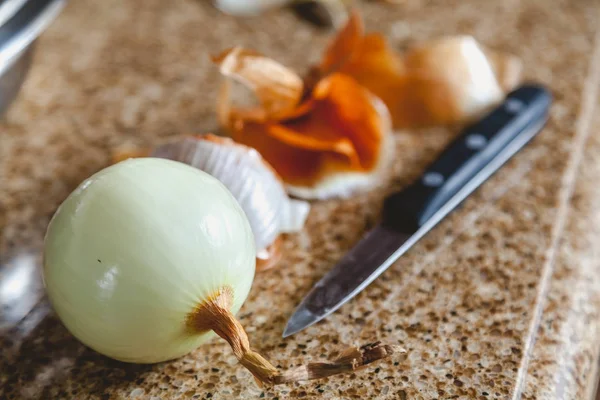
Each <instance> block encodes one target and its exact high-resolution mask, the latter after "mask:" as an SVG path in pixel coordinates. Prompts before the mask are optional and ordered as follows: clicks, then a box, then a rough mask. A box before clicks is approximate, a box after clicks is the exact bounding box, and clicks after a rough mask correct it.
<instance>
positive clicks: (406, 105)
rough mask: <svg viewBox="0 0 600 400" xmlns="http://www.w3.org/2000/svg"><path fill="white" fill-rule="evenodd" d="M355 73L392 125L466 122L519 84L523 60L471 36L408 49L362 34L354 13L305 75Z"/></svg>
mask: <svg viewBox="0 0 600 400" xmlns="http://www.w3.org/2000/svg"><path fill="white" fill-rule="evenodd" d="M335 72H338V73H344V74H347V75H350V76H352V77H354V78H355V79H356V80H357V81H358V82H359V83H360V84H361V85H363V86H365V87H366V88H367V89H369V90H370V91H371V92H373V93H374V94H375V95H377V96H378V97H379V98H381V99H382V100H383V102H384V103H385V104H386V105H387V107H388V108H389V110H390V114H391V116H392V120H393V123H394V127H396V128H405V127H411V126H419V125H436V124H451V123H463V122H467V121H469V120H472V119H473V118H476V117H478V116H479V115H480V114H481V113H483V112H485V111H486V110H488V109H489V108H490V107H493V106H494V105H496V104H497V103H498V102H499V101H501V99H502V98H503V96H504V95H505V94H506V93H507V92H508V91H510V90H512V89H514V87H515V86H516V85H517V84H518V82H519V79H520V74H521V62H520V60H519V59H517V58H516V57H514V56H512V55H509V54H505V53H500V52H496V51H493V50H491V49H488V48H485V47H484V46H481V45H480V44H479V43H477V41H476V40H475V39H474V38H472V37H470V36H454V37H447V38H441V39H436V40H432V41H429V42H426V43H422V44H420V45H418V46H416V47H414V48H412V49H410V50H408V51H407V52H406V53H404V54H399V53H397V52H395V51H394V50H393V49H391V48H390V47H389V46H388V45H387V43H386V40H385V38H384V37H383V36H382V35H381V34H378V33H370V34H365V33H364V27H363V23H362V19H361V18H360V16H359V15H358V13H356V12H353V13H352V15H351V17H350V18H349V20H348V23H347V24H346V26H345V27H344V28H343V29H341V30H340V32H339V33H338V35H337V36H336V37H335V38H334V40H333V41H332V42H331V44H330V45H329V47H328V49H327V50H326V51H325V54H324V56H323V59H322V61H321V63H320V64H319V65H317V66H315V67H314V68H313V69H312V70H311V72H310V74H309V76H308V77H307V82H308V85H309V86H311V85H314V84H315V82H317V81H318V80H320V79H322V78H323V77H324V76H327V75H329V74H331V73H335Z"/></svg>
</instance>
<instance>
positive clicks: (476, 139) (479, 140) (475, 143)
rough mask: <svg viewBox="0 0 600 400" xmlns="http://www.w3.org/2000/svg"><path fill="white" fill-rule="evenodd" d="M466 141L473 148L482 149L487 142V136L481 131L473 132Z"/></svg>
mask: <svg viewBox="0 0 600 400" xmlns="http://www.w3.org/2000/svg"><path fill="white" fill-rule="evenodd" d="M466 143H467V147H468V148H469V149H471V150H481V149H483V148H484V147H485V145H486V144H487V138H486V137H485V136H483V135H482V134H480V133H472V134H470V135H469V136H467V139H466Z"/></svg>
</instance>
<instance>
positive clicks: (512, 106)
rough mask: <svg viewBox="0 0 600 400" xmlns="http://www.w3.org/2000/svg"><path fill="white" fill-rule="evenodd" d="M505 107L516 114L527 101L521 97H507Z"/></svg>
mask: <svg viewBox="0 0 600 400" xmlns="http://www.w3.org/2000/svg"><path fill="white" fill-rule="evenodd" d="M504 108H506V111H508V112H509V113H511V114H516V113H518V112H519V111H521V110H522V109H523V108H525V103H523V102H522V101H521V100H519V99H507V100H506V103H505V104H504Z"/></svg>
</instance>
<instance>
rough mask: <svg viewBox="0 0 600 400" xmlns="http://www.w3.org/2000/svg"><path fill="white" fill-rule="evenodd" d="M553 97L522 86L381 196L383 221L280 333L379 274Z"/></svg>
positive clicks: (504, 156)
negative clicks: (408, 180) (408, 181)
mask: <svg viewBox="0 0 600 400" xmlns="http://www.w3.org/2000/svg"><path fill="white" fill-rule="evenodd" d="M550 103H551V95H550V93H549V92H548V91H547V90H546V89H544V88H543V87H540V86H537V85H526V86H522V87H520V88H518V89H516V90H515V91H513V92H512V93H510V94H509V95H508V96H507V97H506V99H505V101H504V102H503V103H502V104H501V105H500V106H499V107H498V108H496V109H495V110H494V111H492V112H491V113H490V114H488V115H487V116H486V117H484V118H483V119H482V120H480V121H479V122H477V123H475V124H473V125H472V126H470V127H468V128H467V129H465V131H464V132H463V133H462V134H461V135H460V136H459V137H458V138H457V139H456V140H455V141H454V142H453V143H452V144H451V145H450V146H448V148H447V149H446V150H445V151H444V152H443V153H442V155H441V156H440V157H439V158H438V159H437V161H435V162H434V163H433V164H432V165H431V166H430V167H429V168H428V169H427V170H426V171H425V173H424V174H423V175H422V176H421V178H420V179H418V180H417V181H416V182H414V183H413V184H412V185H410V186H408V187H407V188H406V189H404V190H402V191H401V192H398V193H396V194H394V195H392V196H390V197H389V198H388V199H386V201H385V205H384V217H383V221H382V222H381V223H380V224H379V225H378V226H377V227H375V228H374V229H373V230H371V231H370V232H368V233H367V234H366V235H365V237H364V238H363V239H361V240H360V241H359V242H358V244H357V245H356V246H355V247H354V248H352V249H351V250H350V252H348V253H347V254H346V255H345V256H344V257H343V258H342V260H341V261H340V262H339V263H338V264H337V265H336V266H335V267H334V268H333V269H332V270H331V271H329V272H328V273H327V274H326V275H325V276H324V277H323V278H322V279H321V280H320V281H319V282H318V283H317V284H316V285H315V286H314V287H313V288H312V290H311V291H310V292H309V293H308V294H307V296H306V297H305V298H304V300H302V302H301V303H300V305H299V306H298V308H297V309H296V311H295V312H294V315H292V317H291V318H290V320H289V321H288V324H287V326H286V328H285V331H284V333H283V337H287V336H290V335H292V334H294V333H296V332H298V331H300V330H302V329H304V328H306V327H307V326H310V325H312V324H314V323H316V322H318V321H320V320H322V319H323V318H325V317H327V316H328V315H329V314H331V313H333V312H334V311H335V310H337V309H338V308H339V307H341V306H342V305H343V304H344V303H346V302H347V301H349V300H350V299H352V298H353V297H354V296H356V295H357V294H358V293H359V292H360V291H362V290H363V289H364V288H366V287H367V286H368V285H369V284H370V283H371V282H373V280H375V279H376V278H377V277H378V276H379V275H381V274H382V273H383V272H384V271H385V270H386V269H387V268H388V267H389V266H390V265H392V263H393V262H394V261H396V260H397V259H398V257H400V256H401V255H402V254H404V253H405V252H406V251H407V250H408V249H409V248H410V247H411V246H412V245H414V244H415V243H416V242H417V241H418V240H419V239H421V238H422V237H423V236H424V235H425V234H426V233H427V232H429V231H430V230H431V229H432V228H433V227H434V226H436V225H437V223H438V222H440V221H441V220H442V219H443V218H444V217H445V216H446V215H448V214H449V213H450V212H451V211H452V210H453V209H454V208H456V207H457V206H458V205H459V204H460V203H461V202H462V201H463V200H464V199H465V198H466V197H467V196H469V195H470V194H471V193H472V192H473V191H474V190H475V189H477V188H478V187H479V186H480V185H481V184H482V183H483V182H484V181H485V180H486V179H487V178H488V177H490V176H491V175H492V174H493V173H494V172H496V171H497V170H498V169H499V168H500V167H501V166H502V165H503V164H504V163H505V162H506V161H507V160H508V159H510V158H511V157H512V156H513V155H514V154H515V153H517V152H518V151H519V150H520V149H521V148H523V146H525V145H526V144H527V143H528V142H529V141H530V140H531V139H532V138H533V137H534V136H535V135H536V134H537V133H538V132H539V131H540V130H541V128H542V127H543V125H544V124H545V122H546V120H547V118H548V109H549V106H550Z"/></svg>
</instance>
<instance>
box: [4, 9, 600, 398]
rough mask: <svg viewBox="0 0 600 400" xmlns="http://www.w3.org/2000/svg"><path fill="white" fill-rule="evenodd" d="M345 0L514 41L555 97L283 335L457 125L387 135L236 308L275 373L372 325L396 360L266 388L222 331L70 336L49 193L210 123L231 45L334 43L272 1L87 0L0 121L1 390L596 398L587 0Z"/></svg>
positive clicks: (402, 21) (417, 26)
mask: <svg viewBox="0 0 600 400" xmlns="http://www.w3.org/2000/svg"><path fill="white" fill-rule="evenodd" d="M359 4H360V7H361V9H362V10H363V12H364V15H365V17H366V22H367V26H368V28H370V29H375V28H376V29H377V30H380V31H382V32H384V33H385V34H386V35H387V36H388V37H389V38H390V41H391V42H392V44H393V45H394V46H398V47H402V46H405V45H407V44H409V43H411V42H413V41H419V40H424V39H427V38H433V37H437V36H440V35H445V34H455V33H467V34H473V35H474V36H475V37H476V38H477V39H479V40H480V41H481V42H483V43H485V44H487V45H490V46H494V47H497V48H499V49H503V50H507V51H511V52H514V53H515V54H518V55H519V56H520V57H522V58H523V60H524V62H525V73H526V76H527V78H528V79H532V80H536V81H540V82H543V83H545V84H547V85H548V86H549V87H550V88H551V89H552V91H553V94H554V96H555V103H554V105H553V107H552V112H551V118H550V121H549V123H548V125H547V127H546V128H545V129H544V131H543V132H542V134H540V136H539V137H538V138H536V139H535V140H534V141H533V142H532V144H531V145H530V146H528V147H527V148H526V149H525V150H524V151H523V152H521V153H520V154H519V155H518V157H516V158H514V159H513V160H511V161H510V162H509V163H508V164H507V165H506V167H505V168H503V169H502V170H501V172H499V173H498V174H497V175H495V176H494V177H493V178H492V179H491V180H490V181H489V182H488V183H487V184H486V185H484V186H483V187H482V188H481V189H480V190H478V191H477V192H476V193H475V194H474V195H473V196H472V197H471V198H470V199H469V200H468V201H467V202H466V203H465V204H464V206H463V207H462V208H461V209H460V210H459V211H457V212H456V213H454V214H453V215H451V216H450V217H449V218H448V219H447V220H445V221H444V222H442V223H441V224H440V225H439V226H438V227H437V228H436V229H435V230H434V231H432V232H431V233H430V234H429V235H428V236H427V237H426V238H425V239H424V240H422V241H421V242H420V243H419V244H418V245H417V246H416V247H414V248H413V249H412V250H411V251H410V252H409V253H408V254H406V255H405V256H404V257H402V258H401V259H400V260H399V261H398V262H397V263H396V264H395V265H394V266H393V267H392V268H390V269H389V270H388V271H387V272H386V273H385V274H384V275H383V276H381V277H380V278H379V279H378V280H377V281H376V282H375V283H374V284H372V285H371V286H370V287H369V288H368V289H367V290H365V291H364V292H363V293H361V294H360V295H359V296H358V297H357V298H356V299H354V300H353V301H352V302H350V303H348V304H347V305H345V306H344V307H343V308H341V309H340V310H339V312H337V313H335V314H334V315H332V316H331V317H330V318H328V319H327V320H326V321H325V322H322V323H319V324H317V325H315V326H312V327H310V328H308V329H306V330H304V331H302V332H300V333H298V334H297V335H294V336H292V337H290V338H287V339H282V338H281V333H282V331H283V328H284V325H285V322H286V320H287V318H288V317H289V315H290V314H291V312H292V311H293V309H294V307H295V305H296V304H297V303H298V301H299V300H300V299H301V298H302V296H303V295H304V294H305V293H306V291H307V290H308V289H309V288H310V286H311V285H312V284H313V283H314V282H315V281H316V280H317V279H318V278H320V277H321V276H322V275H323V274H324V273H325V272H326V271H327V270H328V268H330V266H331V265H332V264H333V263H334V262H335V261H336V260H338V259H339V258H340V257H341V256H342V254H343V253H344V252H345V251H347V250H348V249H349V248H350V247H351V246H352V244H353V243H355V242H356V241H357V240H358V239H359V238H360V236H361V234H362V233H363V232H364V231H365V229H367V228H369V227H370V226H372V225H373V224H374V223H376V221H377V218H378V217H379V211H380V207H381V200H382V198H383V196H384V195H385V194H386V193H388V192H390V191H391V190H394V189H396V188H399V187H401V186H402V185H405V184H406V183H408V182H409V181H410V180H411V179H412V178H414V177H415V176H417V175H418V173H419V171H421V170H422V168H423V167H424V166H425V165H426V164H427V163H428V162H429V161H430V160H432V159H433V158H434V157H435V156H436V154H438V152H439V151H440V150H441V149H442V148H443V147H444V145H445V144H446V143H447V142H448V141H449V140H450V139H451V138H452V135H453V134H455V133H456V130H452V129H442V128H435V129H428V130H421V131H415V132H401V133H398V134H397V147H398V158H397V162H396V165H395V168H394V176H393V177H392V178H391V179H390V182H382V185H381V188H380V189H379V190H376V191H374V192H373V193H370V194H365V195H361V196H357V197H355V198H353V199H352V200H348V201H327V202H319V203H315V204H314V205H313V209H312V211H311V214H310V218H309V221H308V224H307V226H306V228H305V230H304V231H303V232H301V233H299V234H297V235H293V236H289V237H287V238H286V239H285V241H284V246H285V249H284V259H283V261H282V262H281V263H280V265H279V267H278V268H277V269H275V270H272V271H267V272H265V273H262V274H259V275H258V276H257V277H256V279H255V283H254V286H253V289H252V292H251V295H250V298H249V299H248V301H247V302H246V304H245V305H244V307H243V308H242V310H241V312H240V314H239V317H240V320H241V322H242V323H243V324H244V325H245V327H246V329H247V331H248V334H249V337H250V340H251V342H252V343H253V346H254V347H255V348H256V349H257V350H258V351H260V352H261V353H263V354H264V355H265V356H267V357H268V358H269V359H270V360H271V361H272V362H273V363H274V364H276V365H278V366H280V367H282V368H287V367H292V366H295V365H298V364H299V363H301V362H304V361H311V360H312V361H315V360H323V359H325V358H326V357H334V356H335V354H336V352H339V351H340V350H342V349H343V348H344V347H345V346H347V345H352V344H361V343H365V342H370V341H374V340H382V341H385V342H389V343H395V344H400V345H402V346H403V347H405V348H406V349H407V350H408V351H409V354H408V357H407V359H406V360H394V359H390V360H388V361H385V362H381V363H379V364H377V365H375V366H372V367H368V368H366V369H365V370H362V371H358V372H356V373H354V374H351V375H346V376H339V377H333V378H330V379H327V380H323V381H319V382H310V383H303V384H294V385H289V386H279V387H276V388H274V389H269V390H261V389H260V388H258V387H257V386H256V385H255V384H254V381H253V380H252V378H251V376H250V374H249V373H248V372H246V371H245V370H244V369H243V368H241V367H240V366H238V365H237V363H236V361H235V358H234V357H233V355H232V353H231V351H230V349H229V348H228V346H227V345H226V344H225V343H224V342H223V341H219V340H216V339H215V340H214V341H213V342H211V343H210V344H209V345H205V346H203V347H201V348H200V349H198V350H196V351H195V352H193V353H191V354H189V355H188V356H185V357H183V358H181V359H178V360H175V361H172V362H168V363H162V364H158V365H130V364H123V363H119V362H115V361H112V360H109V359H107V358H105V357H103V356H101V355H99V354H97V353H95V352H93V351H91V350H89V349H87V348H85V347H84V346H82V345H81V344H80V343H79V342H77V340H75V339H74V338H73V337H72V336H71V335H69V333H68V332H67V331H66V330H65V328H64V327H63V326H62V325H61V323H60V322H59V321H58V320H57V319H56V317H55V316H54V315H53V313H52V311H51V309H50V307H49V305H48V304H47V302H46V300H45V299H44V297H43V288H42V285H41V283H40V281H39V275H38V274H37V272H38V268H39V265H40V250H41V245H42V240H43V234H44V231H45V226H46V224H47V222H48V220H49V218H50V217H51V215H52V213H53V211H54V210H55V208H56V206H57V205H58V204H59V203H60V202H61V201H62V200H63V199H64V198H65V197H66V196H67V195H68V193H69V192H70V191H71V190H72V189H73V188H74V187H75V186H76V185H77V184H78V183H79V182H80V181H81V180H82V179H84V178H85V177H87V176H88V175H90V174H92V173H93V172H95V171H97V170H99V169H101V168H102V167H104V166H105V165H107V163H108V162H109V153H110V149H111V148H113V147H114V146H117V145H121V144H123V143H134V144H141V145H145V144H152V143H153V142H154V141H155V140H158V139H160V138H165V137H168V136H170V135H176V134H181V133H188V132H203V131H209V130H213V129H215V127H216V121H215V118H214V98H215V93H216V87H217V84H218V74H217V71H216V70H215V68H213V67H212V66H211V65H210V63H209V59H208V54H211V53H215V52H218V51H220V50H222V49H224V48H226V47H229V46H231V45H236V44H240V45H245V46H249V47H254V48H256V49H258V50H261V51H263V52H265V53H267V54H269V55H271V56H273V57H275V58H277V59H278V60H280V61H282V62H284V63H286V64H287V65H290V66H294V67H296V68H298V69H299V70H300V71H302V70H304V69H305V68H306V67H307V66H308V65H309V64H310V63H311V62H313V61H315V60H317V59H318V57H319V54H320V52H321V50H322V48H323V46H324V45H325V43H326V42H327V39H328V34H327V33H326V32H322V31H318V30H315V29H313V28H312V27H310V26H308V25H306V24H303V23H301V22H299V21H298V20H297V19H295V18H294V17H293V16H292V15H291V14H290V13H286V12H280V13H272V14H269V15H266V16H264V17H262V18H259V19H249V20H236V19H233V18H230V17H227V16H224V15H221V14H219V13H218V12H217V11H216V10H214V9H213V8H212V7H211V6H210V5H209V4H207V2H205V1H194V0H187V1H184V0H178V1H173V2H167V1H161V0H143V1H142V0H127V1H117V0H104V1H92V0H80V1H77V2H71V3H70V4H69V5H68V6H67V8H66V9H65V11H64V12H63V14H62V15H61V16H60V18H59V19H58V20H57V21H56V23H55V24H54V25H53V26H52V27H51V29H49V30H48V31H47V32H46V33H45V34H44V35H43V37H42V38H41V40H40V41H39V43H38V51H37V53H36V55H35V64H34V67H33V69H32V71H31V74H30V76H29V78H28V80H27V82H26V84H25V86H24V88H23V92H22V93H21V95H20V97H19V99H18V100H17V102H16V103H15V104H14V106H13V107H12V109H11V110H10V112H9V114H8V115H7V116H6V118H5V121H4V122H2V123H1V124H0V230H1V236H0V260H1V263H2V266H0V276H1V277H2V279H3V282H6V281H7V279H8V278H10V277H11V276H12V277H15V276H17V277H18V278H19V279H16V278H15V280H14V282H16V281H18V282H20V286H18V287H17V286H11V288H12V290H8V289H6V288H3V290H0V293H2V295H1V297H0V300H1V304H0V305H1V306H2V308H1V309H0V312H1V314H0V398H8V399H50V398H61V399H71V398H72V399H120V398H139V399H153V400H156V399H179V398H181V399H186V398H192V399H206V398H213V399H232V398H267V399H287V398H325V399H352V398H356V399H364V398H378V399H449V398H459V399H511V398H513V399H518V398H523V399H555V398H564V399H585V398H591V396H592V393H593V391H594V389H595V383H596V381H597V361H598V355H599V352H600V340H599V339H600V286H599V285H598V284H597V282H598V276H599V275H600V264H599V262H598V260H599V259H600V258H599V254H598V252H600V250H599V249H600V246H599V244H600V228H598V227H599V226H600V224H599V222H600V188H599V186H598V184H597V180H598V178H600V159H599V158H598V153H599V152H600V137H599V136H598V131H599V130H600V117H599V116H598V109H597V107H598V98H599V97H598V87H599V82H600V53H599V47H598V46H599V42H600V41H599V39H598V36H597V30H598V27H600V24H599V22H600V21H599V17H600V14H599V3H598V1H594V0H564V1H560V0H552V1H549V0H530V1H524V0H521V1H519V0H507V1H487V2H476V1H473V0H469V1H442V0H439V1H438V0H436V1H424V0H423V1H420V0H406V1H405V2H403V3H401V4H399V5H385V4H381V3H378V2H359ZM7 277H8V278H7ZM15 288H16V289H18V290H15ZM274 304H276V305H277V307H273V305H274Z"/></svg>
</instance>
